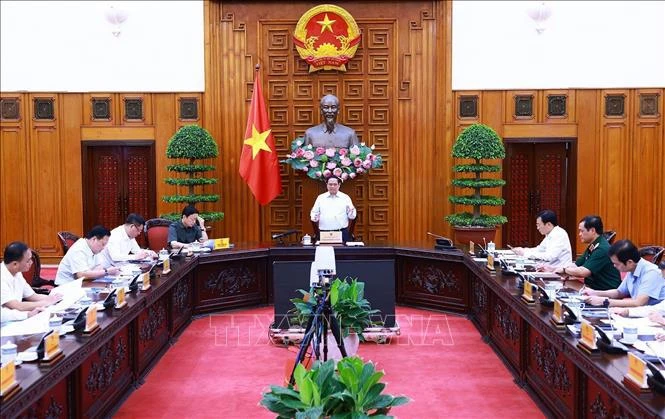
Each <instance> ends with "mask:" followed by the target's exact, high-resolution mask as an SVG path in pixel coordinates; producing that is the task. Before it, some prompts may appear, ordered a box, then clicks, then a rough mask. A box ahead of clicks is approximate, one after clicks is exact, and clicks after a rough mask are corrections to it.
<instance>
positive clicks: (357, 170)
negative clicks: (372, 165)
mask: <svg viewBox="0 0 665 419" xmlns="http://www.w3.org/2000/svg"><path fill="white" fill-rule="evenodd" d="M356 173H358V174H361V173H365V169H363V168H362V167H359V168H357V169H356Z"/></svg>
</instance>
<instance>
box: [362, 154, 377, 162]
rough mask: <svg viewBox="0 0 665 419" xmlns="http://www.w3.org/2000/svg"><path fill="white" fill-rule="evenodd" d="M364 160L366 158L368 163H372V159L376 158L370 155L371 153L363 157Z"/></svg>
mask: <svg viewBox="0 0 665 419" xmlns="http://www.w3.org/2000/svg"><path fill="white" fill-rule="evenodd" d="M365 158H366V159H367V160H369V161H374V159H375V158H376V156H375V155H374V154H372V153H369V154H368V155H367V157H365Z"/></svg>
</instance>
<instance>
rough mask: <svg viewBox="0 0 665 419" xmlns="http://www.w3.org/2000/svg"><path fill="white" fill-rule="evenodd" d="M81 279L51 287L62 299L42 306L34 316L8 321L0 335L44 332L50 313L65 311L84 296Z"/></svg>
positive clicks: (46, 330)
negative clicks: (39, 311)
mask: <svg viewBox="0 0 665 419" xmlns="http://www.w3.org/2000/svg"><path fill="white" fill-rule="evenodd" d="M82 283H83V279H77V280H76V281H71V282H68V283H66V284H64V285H60V286H59V287H56V288H53V289H52V290H51V294H54V293H57V294H60V295H62V300H60V301H59V302H58V303H57V304H54V305H52V306H48V307H45V308H44V311H42V312H41V313H39V314H37V315H36V316H32V317H28V318H27V319H25V320H21V321H16V322H9V323H7V324H6V325H4V326H3V327H2V329H0V335H2V336H3V337H4V336H18V335H33V334H37V333H46V332H48V331H49V330H50V328H49V323H48V322H49V318H50V317H51V313H55V312H60V311H65V310H66V309H68V308H69V307H71V306H72V305H74V304H75V303H76V302H78V301H79V300H80V299H81V297H83V296H85V291H84V290H83V288H82Z"/></svg>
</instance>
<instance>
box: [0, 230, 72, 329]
mask: <svg viewBox="0 0 665 419" xmlns="http://www.w3.org/2000/svg"><path fill="white" fill-rule="evenodd" d="M30 266H32V250H30V248H29V247H28V245H27V244H25V243H22V242H12V243H10V244H9V245H8V246H7V247H5V253H4V255H3V262H2V264H0V282H1V283H2V286H1V289H0V299H1V300H2V301H1V302H0V305H2V319H1V321H2V322H6V321H12V320H25V319H27V318H28V317H32V316H34V315H35V314H37V313H39V312H40V311H42V310H43V309H44V307H46V306H49V305H51V304H55V303H57V302H58V301H60V299H61V298H62V296H61V295H59V294H52V295H41V294H37V293H35V291H34V290H33V289H32V288H31V287H30V285H28V283H27V282H26V280H25V278H24V277H23V272H27V271H29V270H30Z"/></svg>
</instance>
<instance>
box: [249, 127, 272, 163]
mask: <svg viewBox="0 0 665 419" xmlns="http://www.w3.org/2000/svg"><path fill="white" fill-rule="evenodd" d="M270 131H272V130H267V131H263V132H259V131H258V130H257V129H256V126H255V125H253V124H252V136H251V137H250V138H248V139H246V140H245V144H247V145H249V146H251V147H252V159H255V158H256V155H257V154H259V150H263V151H267V152H268V153H272V150H270V147H268V144H266V139H267V138H268V135H270Z"/></svg>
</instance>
